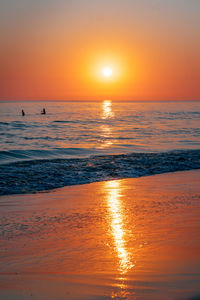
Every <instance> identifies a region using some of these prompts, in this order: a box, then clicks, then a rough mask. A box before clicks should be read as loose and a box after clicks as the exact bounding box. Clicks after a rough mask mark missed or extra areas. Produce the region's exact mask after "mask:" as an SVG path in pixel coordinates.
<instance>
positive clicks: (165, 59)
mask: <svg viewBox="0 0 200 300" xmlns="http://www.w3.org/2000/svg"><path fill="white" fill-rule="evenodd" d="M199 16H200V1H199V0H138V1H136V0H0V100H94V101H96V100H103V99H111V100H138V101H140V100H172V101H173V100H200V84H199V79H200V34H199V32H200V18H199ZM106 67H109V68H110V69H111V70H112V76H110V77H105V76H104V74H103V70H104V68H106Z"/></svg>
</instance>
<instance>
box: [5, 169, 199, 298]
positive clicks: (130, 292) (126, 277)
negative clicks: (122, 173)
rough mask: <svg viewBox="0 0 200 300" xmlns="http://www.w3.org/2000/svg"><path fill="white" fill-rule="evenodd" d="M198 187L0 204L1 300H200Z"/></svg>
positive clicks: (66, 191) (115, 186)
mask: <svg viewBox="0 0 200 300" xmlns="http://www.w3.org/2000/svg"><path fill="white" fill-rule="evenodd" d="M199 179H200V170H197V171H187V172H177V173H168V174H163V175H155V176H149V177H143V178H135V179H124V180H113V181H107V182H100V183H92V184H86V185H79V186H71V187H66V188H62V189H57V190H54V191H51V192H48V193H37V194H29V195H15V196H3V197H0V249H1V250H0V251H1V252H0V257H1V259H0V299H3V300H4V299H5V300H7V299H17V300H18V299H20V300H21V299H22V300H25V299H42V300H45V299H50V300H51V299H54V300H58V299H59V300H61V299H84V300H86V299H131V300H132V299H192V297H194V296H195V297H197V298H196V299H198V298H199V299H200V218H199V213H200V180H199Z"/></svg>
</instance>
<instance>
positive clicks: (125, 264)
mask: <svg viewBox="0 0 200 300" xmlns="http://www.w3.org/2000/svg"><path fill="white" fill-rule="evenodd" d="M120 185H121V181H116V180H115V181H107V182H105V190H106V191H107V205H108V209H109V222H110V227H111V231H112V235H113V239H114V247H115V251H116V252H117V256H118V259H119V270H118V271H119V272H120V274H125V273H127V271H128V270H130V269H131V268H132V267H133V266H134V264H133V263H132V262H131V257H130V253H129V252H128V250H127V249H126V228H125V215H124V211H123V207H122V203H121V200H120V193H121V186H120Z"/></svg>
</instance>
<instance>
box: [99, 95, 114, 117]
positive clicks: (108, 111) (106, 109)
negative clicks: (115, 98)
mask: <svg viewBox="0 0 200 300" xmlns="http://www.w3.org/2000/svg"><path fill="white" fill-rule="evenodd" d="M112 117H114V112H113V111H112V102H111V101H110V100H105V101H103V113H102V119H108V118H112Z"/></svg>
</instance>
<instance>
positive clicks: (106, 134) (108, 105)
mask: <svg viewBox="0 0 200 300" xmlns="http://www.w3.org/2000/svg"><path fill="white" fill-rule="evenodd" d="M112 117H114V112H113V111H112V102H111V101H110V100H105V101H103V103H102V115H101V118H102V119H103V120H106V119H110V118H112ZM101 137H102V138H103V143H102V144H101V146H100V148H101V149H104V148H108V147H110V146H112V145H113V141H112V140H109V138H110V137H112V128H111V126H110V125H108V124H102V125H101Z"/></svg>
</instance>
